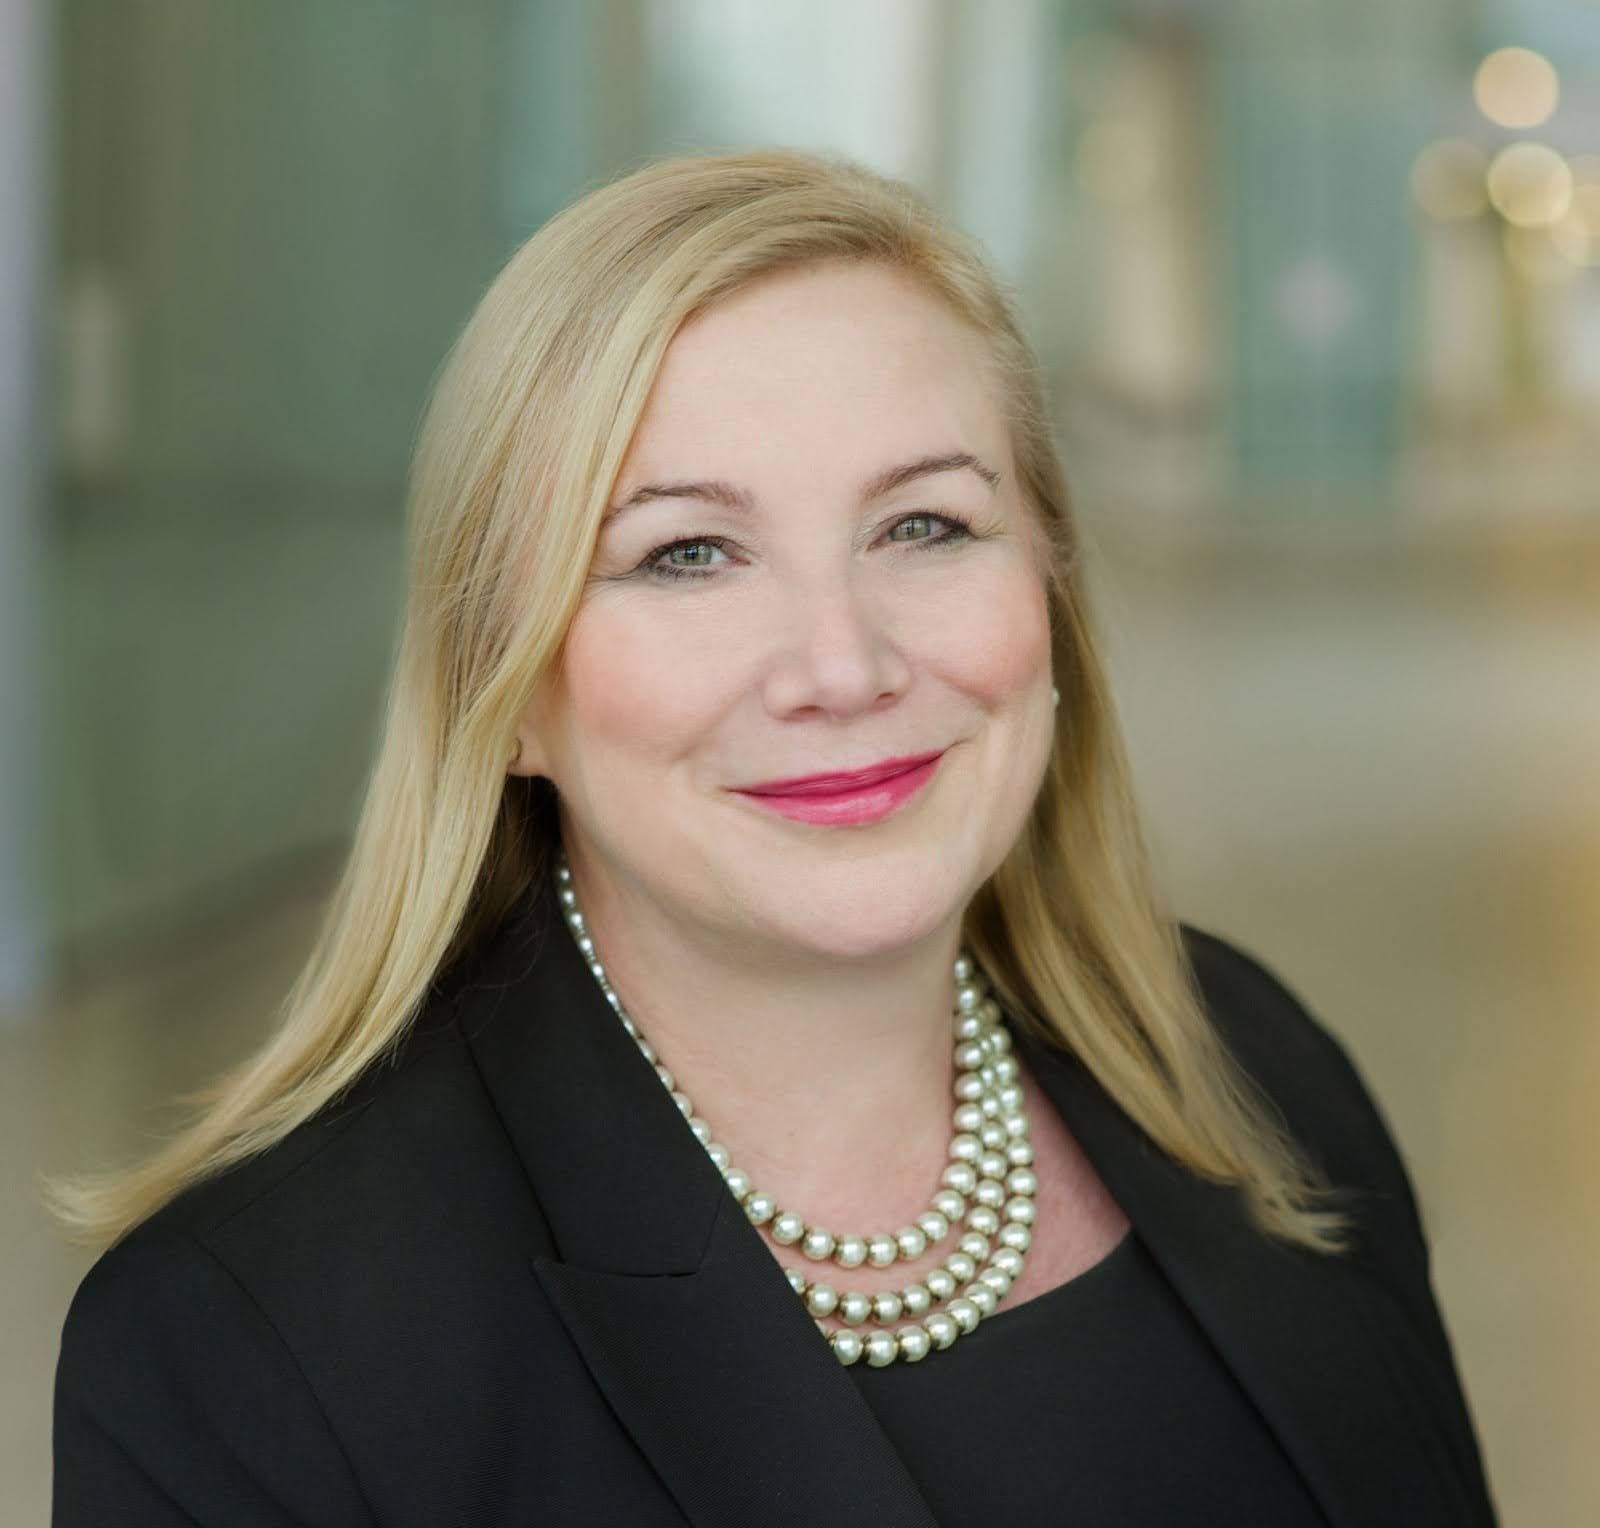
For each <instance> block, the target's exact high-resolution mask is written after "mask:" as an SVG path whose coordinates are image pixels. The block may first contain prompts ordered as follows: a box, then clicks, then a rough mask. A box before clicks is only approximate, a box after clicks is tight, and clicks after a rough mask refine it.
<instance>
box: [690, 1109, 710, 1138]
mask: <svg viewBox="0 0 1600 1528" xmlns="http://www.w3.org/2000/svg"><path fill="white" fill-rule="evenodd" d="M689 1129H690V1130H691V1131H693V1132H694V1138H695V1140H697V1141H699V1143H700V1144H701V1145H702V1146H709V1145H710V1144H711V1126H710V1125H708V1124H707V1123H706V1122H705V1121H704V1120H703V1119H701V1118H700V1116H699V1115H698V1114H691V1115H690V1116H689Z"/></svg>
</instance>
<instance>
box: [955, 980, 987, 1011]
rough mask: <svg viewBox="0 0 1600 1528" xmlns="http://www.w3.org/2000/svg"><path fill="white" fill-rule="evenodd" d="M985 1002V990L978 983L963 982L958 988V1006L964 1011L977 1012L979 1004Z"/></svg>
mask: <svg viewBox="0 0 1600 1528" xmlns="http://www.w3.org/2000/svg"><path fill="white" fill-rule="evenodd" d="M982 1002H983V991H982V989H981V988H980V987H978V986H977V984H976V983H974V982H970V981H966V982H962V983H961V985H960V986H958V987H957V988H956V1007H957V1008H959V1009H960V1010H961V1012H962V1013H975V1012H977V1010H978V1006H979V1004H981V1003H982Z"/></svg>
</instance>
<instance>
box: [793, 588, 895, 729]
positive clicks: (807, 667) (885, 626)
mask: <svg viewBox="0 0 1600 1528" xmlns="http://www.w3.org/2000/svg"><path fill="white" fill-rule="evenodd" d="M774 614H775V616H776V618H777V619H776V621H775V631H776V633H777V640H776V642H775V652H774V654H773V658H772V661H771V662H770V663H769V665H768V667H767V673H766V676H765V679H764V686H763V688H764V694H765V699H766V703H767V709H768V710H769V711H770V712H771V713H772V714H773V715H774V716H788V715H792V714H794V713H795V712H803V711H807V710H815V711H819V712H823V713H826V714H827V715H830V716H851V715H855V714H857V713H860V712H863V711H867V710H870V709H871V708H872V707H874V706H876V705H880V704H882V703H883V702H884V701H885V698H886V697H893V696H895V695H898V694H901V693H903V692H904V691H905V689H906V686H907V685H908V684H909V683H910V680H911V665H910V663H909V662H908V661H907V659H906V655H905V653H904V652H903V651H902V649H901V645H900V642H899V640H898V637H897V633H896V632H895V630H894V624H893V622H892V620H891V618H890V615H889V612H887V611H886V610H885V609H883V608H882V606H881V602H880V601H877V600H875V599H874V597H873V594H872V593H871V592H870V591H869V590H867V589H863V588H862V587H860V586H859V585H858V584H856V583H854V582H852V581H851V580H850V579H848V578H843V579H834V580H832V581H830V582H829V583H828V585H827V586H826V587H819V586H818V584H817V583H815V582H811V581H807V582H805V583H804V584H802V585H800V586H797V587H795V588H794V589H792V590H791V591H790V593H789V594H788V596H787V597H785V598H784V599H782V600H781V601H780V602H779V603H778V605H777V607H776V608H775V610H774Z"/></svg>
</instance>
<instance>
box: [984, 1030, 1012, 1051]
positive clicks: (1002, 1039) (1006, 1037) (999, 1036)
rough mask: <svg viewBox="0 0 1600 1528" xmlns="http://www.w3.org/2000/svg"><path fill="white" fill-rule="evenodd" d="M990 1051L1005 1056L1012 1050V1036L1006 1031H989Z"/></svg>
mask: <svg viewBox="0 0 1600 1528" xmlns="http://www.w3.org/2000/svg"><path fill="white" fill-rule="evenodd" d="M989 1049H990V1050H992V1051H994V1053H995V1054H996V1055H999V1056H1003V1055H1005V1053H1006V1052H1007V1051H1008V1050H1010V1049H1011V1034H1010V1032H1009V1031H1008V1030H1004V1029H991V1030H990V1031H989Z"/></svg>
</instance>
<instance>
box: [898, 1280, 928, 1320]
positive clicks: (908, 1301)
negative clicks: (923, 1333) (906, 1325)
mask: <svg viewBox="0 0 1600 1528" xmlns="http://www.w3.org/2000/svg"><path fill="white" fill-rule="evenodd" d="M900 1303H901V1304H902V1305H903V1306H904V1307H905V1312H906V1314H907V1315H908V1316H925V1315H927V1313H928V1311H929V1310H930V1308H931V1307H932V1305H933V1296H932V1295H931V1294H929V1293H928V1286H927V1285H926V1284H907V1285H906V1287H905V1288H904V1289H902V1290H901V1291H900Z"/></svg>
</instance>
